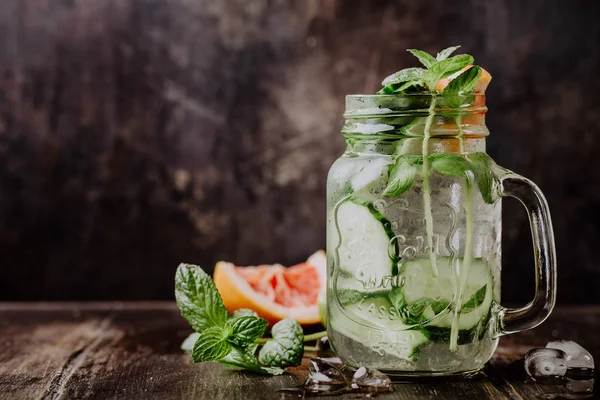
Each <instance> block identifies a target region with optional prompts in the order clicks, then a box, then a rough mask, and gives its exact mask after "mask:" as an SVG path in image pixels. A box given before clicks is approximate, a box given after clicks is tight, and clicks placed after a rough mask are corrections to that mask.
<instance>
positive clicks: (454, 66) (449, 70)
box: [424, 54, 473, 91]
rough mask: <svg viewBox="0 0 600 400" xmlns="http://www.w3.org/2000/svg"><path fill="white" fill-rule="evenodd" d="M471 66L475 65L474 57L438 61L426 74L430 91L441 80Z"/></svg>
mask: <svg viewBox="0 0 600 400" xmlns="http://www.w3.org/2000/svg"><path fill="white" fill-rule="evenodd" d="M470 64H473V57H472V56H470V55H467V54H460V55H458V56H454V57H450V58H447V59H445V60H442V61H438V62H436V63H435V64H433V65H432V66H431V67H430V68H429V70H428V71H427V73H426V74H425V78H424V79H425V82H427V86H429V89H430V90H432V91H433V90H435V86H436V85H437V82H438V81H439V80H440V79H443V78H446V77H448V76H450V75H452V74H454V73H455V72H458V71H460V70H461V69H463V68H464V67H466V66H467V65H470Z"/></svg>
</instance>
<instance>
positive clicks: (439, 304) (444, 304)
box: [429, 299, 450, 315]
mask: <svg viewBox="0 0 600 400" xmlns="http://www.w3.org/2000/svg"><path fill="white" fill-rule="evenodd" d="M429 305H430V306H431V309H432V310H433V313H434V314H436V315H437V314H439V313H441V312H442V311H444V310H445V309H446V308H448V306H449V305H450V302H449V301H448V300H444V299H437V300H434V299H432V300H431V303H430V304H429Z"/></svg>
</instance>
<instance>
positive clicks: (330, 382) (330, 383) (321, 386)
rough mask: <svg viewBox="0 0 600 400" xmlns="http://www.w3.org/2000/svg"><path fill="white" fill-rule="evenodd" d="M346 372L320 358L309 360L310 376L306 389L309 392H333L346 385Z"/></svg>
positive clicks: (305, 384) (307, 379)
mask: <svg viewBox="0 0 600 400" xmlns="http://www.w3.org/2000/svg"><path fill="white" fill-rule="evenodd" d="M346 384H347V382H346V378H345V377H344V374H342V372H341V371H340V370H339V369H337V367H336V366H335V365H333V364H330V363H328V362H326V361H323V360H321V359H318V358H311V359H310V360H309V361H308V377H307V378H306V382H304V389H305V390H307V391H309V392H314V393H318V392H332V391H335V390H338V389H342V388H344V387H345V386H346Z"/></svg>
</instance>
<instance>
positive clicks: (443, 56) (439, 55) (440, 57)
mask: <svg viewBox="0 0 600 400" xmlns="http://www.w3.org/2000/svg"><path fill="white" fill-rule="evenodd" d="M458 49H460V46H452V47H448V48H447V49H444V50H442V51H440V52H439V53H437V57H436V58H435V59H436V60H438V61H444V60H445V59H446V58H448V57H450V55H451V54H452V53H454V52H455V51H456V50H458Z"/></svg>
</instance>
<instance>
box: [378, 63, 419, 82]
mask: <svg viewBox="0 0 600 400" xmlns="http://www.w3.org/2000/svg"><path fill="white" fill-rule="evenodd" d="M425 72H427V70H425V69H423V68H418V67H413V68H406V69H403V70H401V71H398V72H396V73H394V74H392V75H390V76H388V77H387V78H385V79H384V80H383V82H381V86H387V85H392V84H396V83H403V82H408V81H419V80H422V79H423V77H424V76H425Z"/></svg>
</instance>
